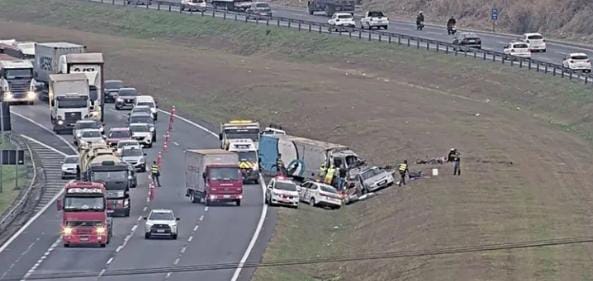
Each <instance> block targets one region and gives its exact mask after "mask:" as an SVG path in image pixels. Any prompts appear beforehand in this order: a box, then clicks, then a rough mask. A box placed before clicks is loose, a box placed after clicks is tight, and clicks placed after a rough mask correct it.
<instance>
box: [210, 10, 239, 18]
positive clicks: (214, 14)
mask: <svg viewBox="0 0 593 281" xmlns="http://www.w3.org/2000/svg"><path fill="white" fill-rule="evenodd" d="M212 17H213V18H215V17H216V10H215V9H212ZM245 19H247V17H245Z"/></svg>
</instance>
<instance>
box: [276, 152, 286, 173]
mask: <svg viewBox="0 0 593 281" xmlns="http://www.w3.org/2000/svg"><path fill="white" fill-rule="evenodd" d="M284 171H285V167H284V161H282V154H280V153H278V157H277V158H276V175H278V176H285V175H286V173H285V172H284Z"/></svg>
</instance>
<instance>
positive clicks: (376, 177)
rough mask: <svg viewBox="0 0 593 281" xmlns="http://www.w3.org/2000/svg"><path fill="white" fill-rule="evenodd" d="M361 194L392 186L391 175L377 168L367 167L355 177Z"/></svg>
mask: <svg viewBox="0 0 593 281" xmlns="http://www.w3.org/2000/svg"><path fill="white" fill-rule="evenodd" d="M357 178H358V180H359V181H360V185H361V186H362V190H363V192H365V193H366V192H373V191H376V190H379V189H381V188H385V187H388V186H390V185H392V184H393V181H394V179H393V174H392V173H390V172H388V171H386V170H384V169H382V168H379V167H369V168H366V169H364V170H362V171H361V172H360V173H359V174H358V175H357Z"/></svg>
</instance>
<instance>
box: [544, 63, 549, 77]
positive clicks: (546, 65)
mask: <svg viewBox="0 0 593 281" xmlns="http://www.w3.org/2000/svg"><path fill="white" fill-rule="evenodd" d="M544 72H545V73H546V74H548V64H547V63H546V64H545V65H544Z"/></svg>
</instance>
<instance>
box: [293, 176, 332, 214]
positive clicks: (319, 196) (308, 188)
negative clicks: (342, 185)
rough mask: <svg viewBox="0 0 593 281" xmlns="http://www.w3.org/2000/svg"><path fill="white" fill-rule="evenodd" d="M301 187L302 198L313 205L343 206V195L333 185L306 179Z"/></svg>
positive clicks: (300, 194) (300, 196) (300, 195)
mask: <svg viewBox="0 0 593 281" xmlns="http://www.w3.org/2000/svg"><path fill="white" fill-rule="evenodd" d="M299 189H300V190H299V198H300V200H301V201H303V202H306V203H309V205H311V206H322V207H329V208H332V209H334V208H336V209H337V208H340V207H342V197H341V196H340V194H338V191H337V190H336V189H335V188H334V187H333V186H331V185H327V184H324V183H319V182H314V181H306V182H305V183H303V184H302V185H301V187H300V188H299Z"/></svg>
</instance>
